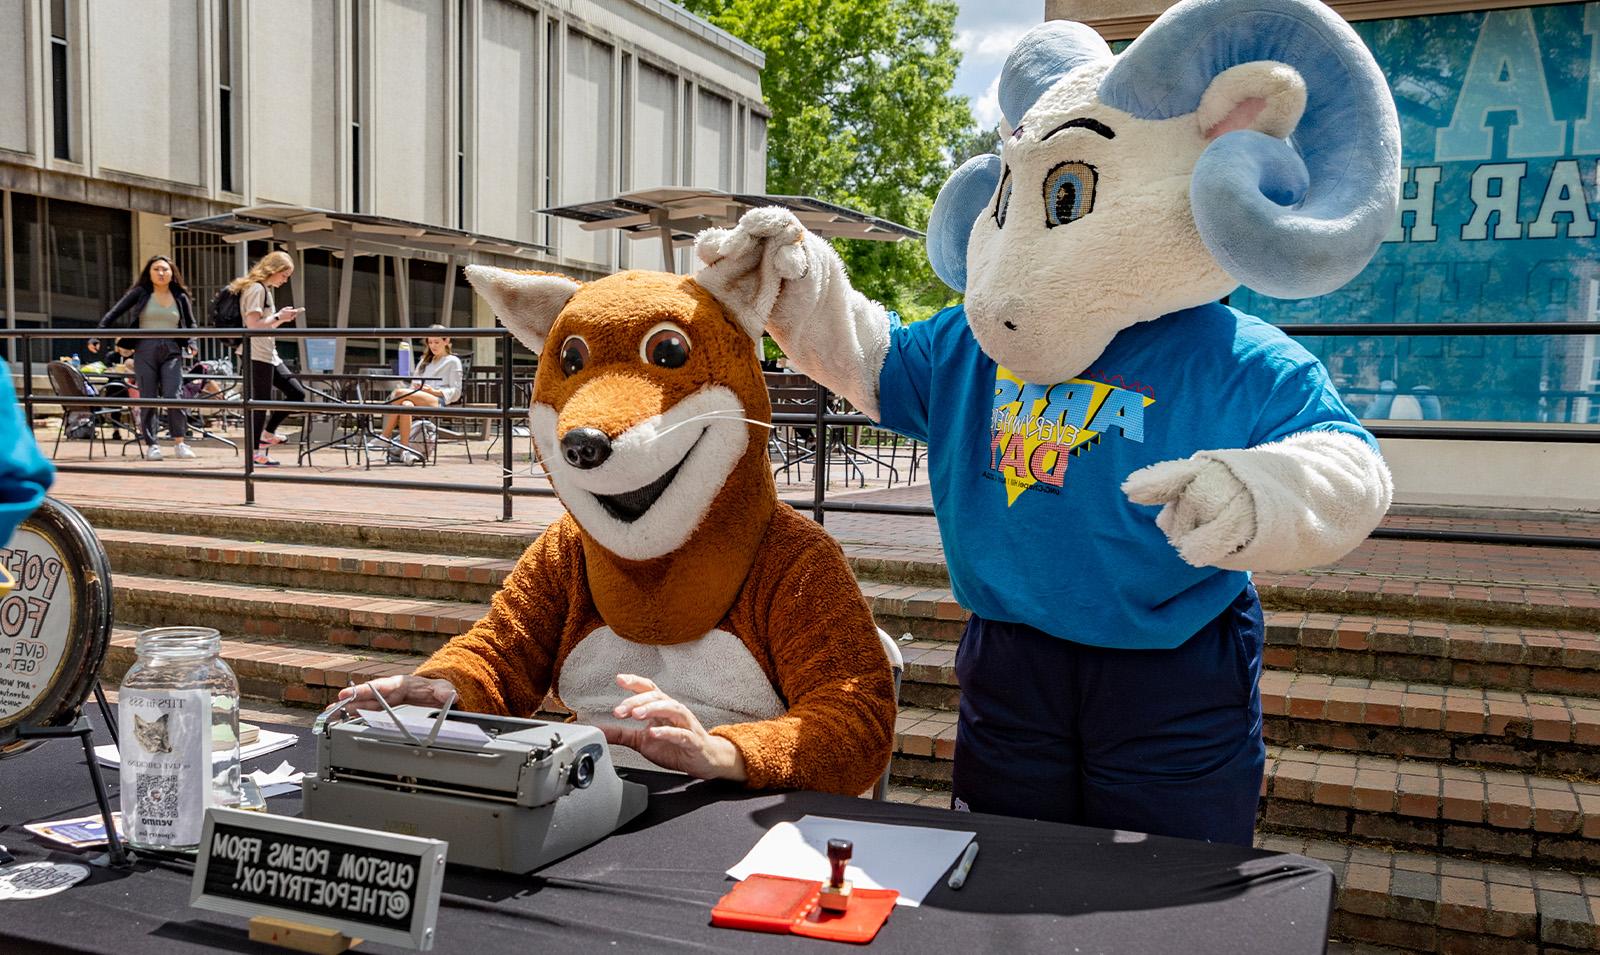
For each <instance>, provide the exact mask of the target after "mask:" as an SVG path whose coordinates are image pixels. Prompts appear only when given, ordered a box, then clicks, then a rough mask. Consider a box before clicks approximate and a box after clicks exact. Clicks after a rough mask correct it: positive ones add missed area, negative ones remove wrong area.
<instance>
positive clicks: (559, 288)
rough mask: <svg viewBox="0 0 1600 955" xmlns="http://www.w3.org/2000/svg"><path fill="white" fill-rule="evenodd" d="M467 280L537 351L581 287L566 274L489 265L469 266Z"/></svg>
mask: <svg viewBox="0 0 1600 955" xmlns="http://www.w3.org/2000/svg"><path fill="white" fill-rule="evenodd" d="M467 281H468V282H470V283H472V287H473V288H474V289H476V290H477V291H478V294H479V295H482V296H483V298H484V301H486V302H488V303H489V307H490V308H491V309H493V310H494V314H495V317H496V318H498V319H500V323H501V324H503V325H505V327H506V328H508V329H510V330H511V334H513V335H515V336H517V340H518V341H520V342H522V343H523V344H524V345H527V346H528V347H529V348H531V349H533V351H534V352H535V353H538V352H541V351H544V339H545V336H546V335H549V334H550V326H552V325H554V324H555V323H556V316H557V315H559V314H561V309H562V308H564V307H566V304H567V300H568V299H570V298H572V293H574V292H576V291H577V290H578V287H579V286H578V283H577V282H575V281H573V280H572V279H569V278H567V277H566V276H565V275H555V274H552V273H550V272H513V271H511V270H510V269H496V268H491V267H489V266H487V265H469V266H467Z"/></svg>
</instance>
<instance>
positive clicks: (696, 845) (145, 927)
mask: <svg viewBox="0 0 1600 955" xmlns="http://www.w3.org/2000/svg"><path fill="white" fill-rule="evenodd" d="M97 722H98V721H97ZM271 728H272V729H277V730H285V731H291V732H294V733H295V734H296V735H297V736H298V737H299V741H298V742H297V743H296V744H295V745H294V746H292V747H290V748H288V749H284V750H279V751H277V752H274V753H269V754H268V755H266V756H263V757H260V758H259V759H257V760H253V761H249V762H247V763H246V764H245V767H244V768H245V772H250V771H251V770H253V769H257V768H261V769H267V768H271V767H273V766H276V765H278V763H279V762H280V761H282V760H288V761H289V762H290V763H291V764H292V765H294V766H296V767H299V768H302V769H306V768H311V767H314V766H315V762H316V751H315V746H314V743H313V741H312V740H311V739H310V731H309V730H307V729H301V728H297V727H286V726H274V727H271ZM97 735H98V736H99V737H100V739H99V740H98V741H99V742H109V739H108V738H106V737H105V735H104V732H103V731H99V730H97ZM82 763H83V753H82V750H81V748H80V747H78V746H77V745H76V744H75V743H73V742H71V741H53V742H51V743H49V744H47V745H45V746H44V747H41V748H40V749H38V750H35V751H33V752H30V753H27V754H25V755H23V756H19V757H16V758H14V759H9V760H4V761H0V844H3V845H5V846H6V848H8V849H9V850H10V851H11V852H12V853H13V854H14V855H15V856H16V857H17V859H18V861H19V862H32V861H38V860H42V859H50V860H53V861H76V862H84V861H86V860H87V859H88V858H89V857H90V853H87V852H70V851H53V849H52V846H53V845H54V844H53V843H48V842H45V841H44V840H42V839H37V838H34V837H33V836H32V835H31V834H30V833H28V832H26V831H25V830H23V829H22V828H21V824H22V823H24V822H34V821H44V820H51V819H61V818H67V817H73V816H80V815H86V814H88V813H91V812H93V811H94V798H93V794H92V792H91V790H90V788H89V780H88V777H87V774H86V773H85V772H84V769H83V765H82ZM624 774H625V775H627V776H629V777H630V778H633V779H636V780H639V781H641V782H644V783H646V784H647V785H649V786H650V787H651V789H652V795H651V797H650V804H649V807H648V808H647V809H646V810H645V813H644V814H643V815H642V816H640V817H639V818H638V819H636V820H634V821H633V822H632V823H630V824H629V825H627V826H625V827H624V828H622V829H621V830H619V831H617V832H616V833H614V834H613V835H611V836H610V837H609V838H607V839H604V840H601V841H600V842H598V843H596V844H595V845H593V846H590V847H589V848H587V849H584V850H582V851H580V852H577V853H575V854H573V855H571V856H568V857H567V858H565V859H563V860H560V861H558V862H555V863H553V864H551V865H549V866H546V867H545V868H543V869H541V870H539V871H538V872H536V873H535V874H533V875H526V876H513V875H504V874H500V873H495V872H488V871H482V870H473V869H465V868H457V867H452V868H451V870H450V871H449V873H448V874H447V876H446V878H445V883H444V891H443V894H442V896H441V899H440V906H439V917H438V923H437V924H438V932H437V936H436V938H437V941H436V943H435V946H434V951H437V952H470V953H474V955H488V953H492V952H541V951H550V952H563V953H564V952H589V951H604V952H673V951H691V950H692V951H696V952H741V953H742V952H769V951H772V952H779V951H781V952H810V953H812V955H823V953H827V952H842V951H848V950H849V949H844V948H837V947H831V946H833V945H835V944H836V943H828V942H821V941H816V940H811V939H804V938H800V937H797V936H788V935H763V934H756V933H751V932H742V931H733V930H728V929H720V928H713V927H711V925H710V924H709V921H710V911H711V906H712V904H713V903H715V902H716V901H717V899H719V898H721V897H722V895H723V894H724V893H726V892H727V891H728V890H729V888H731V887H732V885H733V883H732V881H731V880H730V879H728V878H727V877H726V876H725V875H724V872H725V870H727V869H728V868H729V867H731V866H732V865H733V864H734V863H736V862H738V861H739V860H740V859H741V858H742V857H743V856H744V854H745V853H746V852H747V851H748V850H749V849H750V847H751V846H753V845H755V843H756V841H757V840H758V839H760V838H761V836H762V834H763V833H764V832H765V831H766V830H767V829H768V828H769V827H771V826H772V825H774V824H776V823H778V822H783V821H794V820H798V819H799V818H800V817H801V816H804V815H807V814H814V815H828V816H836V817H847V818H850V819H858V820H865V821H872V822H884V823H899V824H905V825H916V826H932V827H938V828H945V829H965V830H973V831H976V832H977V834H978V835H977V840H978V843H979V845H980V846H981V849H980V851H979V853H978V857H977V863H976V865H974V867H973V869H972V874H971V876H970V878H969V880H968V882H967V884H966V886H965V887H964V888H963V889H961V890H960V891H955V890H952V889H949V888H948V887H946V886H945V885H944V882H943V880H942V878H941V881H940V882H938V883H937V884H936V885H935V887H934V889H933V891H932V892H931V893H930V894H929V895H928V897H927V899H926V900H925V901H924V902H923V904H922V906H921V907H918V908H911V907H907V906H900V907H898V908H896V909H895V911H894V914H893V915H891V916H890V918H889V921H888V922H887V923H886V924H885V925H884V926H883V929H882V930H881V931H880V932H879V933H878V936H877V938H876V939H875V940H874V941H873V942H872V943H871V945H870V950H873V951H879V952H909V953H917V955H940V953H947V952H948V953H962V952H1019V953H1020V952H1044V951H1049V952H1072V951H1080V952H1119V953H1120V952H1136V953H1168V952H1185V953H1201V952H1215V953H1228V955H1236V953H1255V952H1260V953H1264V955H1265V953H1271V955H1295V953H1313V952H1321V951H1323V949H1324V945H1325V939H1326V938H1327V933H1328V921H1329V916H1330V912H1331V908H1332V900H1333V887H1334V881H1333V874H1332V873H1331V872H1330V871H1329V869H1328V868H1327V866H1325V865H1323V864H1322V863H1320V862H1316V861H1313V860H1310V859H1306V858H1303V857H1301V856H1296V855H1288V854H1282V853H1272V852H1267V851H1263V850H1254V849H1243V848H1238V847H1234V846H1221V845H1210V844H1206V843H1200V842H1191V841H1188V840H1181V839H1167V838H1161V837H1156V836H1143V835H1138V834H1133V833H1114V832H1110V831H1107V830H1099V829H1088V828H1083V827H1078V826H1066V825H1060V824H1056V823H1044V822H1034V821H1029V820H1022V819H1008V818H1004V817H1000V816H989V815H984V814H980V813H956V812H952V811H950V810H945V809H935V808H929V807H922V806H907V805H898V804H893V803H883V802H873V801H869V800H866V799H852V798H849V797H845V796H834V795H826V794H822V793H814V792H748V791H745V790H743V789H742V788H740V787H737V786H734V785H731V784H724V783H707V782H694V781H688V782H686V781H684V777H681V776H675V775H672V774H667V773H654V772H640V771H632V770H629V771H624ZM107 783H108V785H109V786H110V788H111V790H112V792H113V795H112V805H113V807H115V805H116V796H115V791H116V786H117V783H116V773H115V771H110V773H109V775H108V777H107ZM579 797H580V798H581V794H579ZM565 798H574V797H571V796H568V797H565ZM268 806H269V809H270V811H271V812H272V813H274V814H278V815H295V814H298V812H299V808H300V803H299V797H298V795H297V794H290V795H284V796H277V797H273V798H272V799H269V800H268ZM191 874H192V867H191V866H189V865H187V864H185V863H181V862H165V861H157V862H151V861H149V860H139V861H137V862H136V863H135V864H134V865H133V867H132V868H131V869H129V870H124V871H119V870H114V869H108V868H98V867H97V868H94V869H93V874H92V875H91V876H90V878H89V880H88V881H86V882H83V883H80V884H78V885H76V886H74V887H72V888H70V889H67V890H66V891H64V892H61V893H59V894H56V895H52V896H49V897H47V898H43V899H35V900H26V901H0V951H19V952H20V951H26V952H30V953H32V952H107V953H111V952H114V953H126V955H136V953H146V952H148V953H158V955H179V953H187V952H211V951H219V950H220V951H229V952H275V951H281V950H279V949H273V948H269V947H267V946H264V945H258V944H255V943H252V942H250V941H249V940H248V938H247V933H246V922H247V919H245V918H243V917H239V916H233V915H225V914H222V913H218V912H211V911H205V910H201V909H194V908H190V907H189V883H190V877H191ZM357 951H360V952H367V951H371V952H399V951H404V949H399V948H395V947H391V946H387V945H377V944H373V943H371V942H363V943H362V945H361V947H360V948H359V949H358V950H357Z"/></svg>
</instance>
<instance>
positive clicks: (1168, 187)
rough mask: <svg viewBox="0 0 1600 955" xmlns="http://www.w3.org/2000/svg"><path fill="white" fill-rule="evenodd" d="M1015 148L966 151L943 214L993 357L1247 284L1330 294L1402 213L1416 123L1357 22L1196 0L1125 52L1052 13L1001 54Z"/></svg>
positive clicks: (949, 270) (1038, 367)
mask: <svg viewBox="0 0 1600 955" xmlns="http://www.w3.org/2000/svg"><path fill="white" fill-rule="evenodd" d="M999 98H1000V106H1001V110H1002V112H1003V113H1004V117H1005V119H1004V122H1003V123H1002V125H1001V135H1002V149H1001V154H1000V155H993V154H989V155H984V156H979V157H977V158H975V159H972V160H970V161H969V162H967V163H966V164H965V165H963V166H962V167H961V168H960V169H959V170H957V171H956V173H955V174H954V175H953V176H952V177H951V178H950V180H949V181H948V182H947V183H946V184H945V186H944V188H943V189H942V190H941V192H940V194H939V198H938V201H937V202H936V203H935V205H934V209H933V214H932V217H931V220H930V222H929V228H928V233H929V234H928V254H929V258H930V260H931V262H932V265H933V268H934V271H935V272H937V273H938V275H939V277H940V278H942V279H943V280H944V281H945V282H946V283H947V284H948V285H950V286H951V287H952V288H954V289H956V290H958V291H963V292H965V293H966V309H967V318H968V321H969V322H970V323H971V326H972V330H973V333H974V334H975V335H976V336H977V339H978V342H979V344H980V345H981V346H982V347H983V350H984V351H985V352H987V353H988V354H989V355H990V357H992V358H994V359H995V360H996V361H997V362H999V363H1000V364H1001V365H1003V366H1005V367H1006V368H1008V369H1010V370H1011V371H1013V372H1015V373H1016V374H1018V375H1020V376H1021V377H1022V378H1024V379H1025V380H1028V381H1044V382H1049V381H1060V380H1063V379H1066V378H1070V377H1071V376H1073V375H1076V374H1078V373H1080V372H1081V371H1083V370H1084V369H1085V368H1086V367H1088V366H1089V364H1090V363H1091V362H1092V361H1093V360H1094V358H1095V357H1096V356H1098V355H1099V354H1100V353H1101V352H1102V351H1103V350H1104V349H1105V347H1106V345H1107V344H1108V343H1109V342H1110V341H1111V339H1112V337H1113V336H1114V335H1115V334H1116V333H1117V332H1118V331H1120V330H1121V329H1123V328H1126V327H1128V326H1129V325H1133V324H1135V323H1137V322H1143V321H1149V320H1151V319H1154V318H1158V317H1160V316H1161V315H1164V314H1167V313H1169V312H1173V311H1177V310H1179V309H1183V308H1187V307H1191V306H1195V305H1200V304H1203V303H1205V302H1210V301H1214V300H1216V299H1218V298H1220V297H1221V296H1223V295H1226V294H1227V293H1228V292H1229V291H1231V290H1232V289H1234V288H1236V287H1238V286H1239V285H1241V284H1242V285H1245V286H1248V287H1249V288H1251V289H1254V290H1256V291H1258V292H1261V293H1263V294H1266V295H1271V296H1274V297H1278V298H1304V297H1308V296H1313V295H1320V294H1323V293H1325V292H1330V291H1332V290H1334V289H1336V288H1338V287H1340V286H1341V285H1343V284H1344V283H1346V282H1348V281H1349V280H1350V279H1351V278H1353V277H1354V276H1355V275H1356V274H1357V273H1358V272H1360V271H1361V269H1362V268H1363V267H1364V266H1365V265H1366V264H1367V262H1368V260H1370V259H1371V257H1372V255H1373V253H1374V252H1375V251H1376V249H1377V247H1378V245H1379V243H1380V242H1382V241H1383V237H1384V234H1385V232H1386V231H1387V230H1388V228H1389V226H1390V225H1391V223H1392V222H1393V219H1394V215H1395V207H1396V202H1397V200H1398V198H1399V189H1400V131H1399V123H1398V120H1397V118H1396V115H1395V109H1394V103H1393V100H1392V99H1391V97H1390V96H1389V93H1388V89H1387V86H1386V84H1385V81H1384V78H1383V75H1382V74H1381V73H1380V72H1379V70H1378V66H1377V64H1376V63H1375V62H1374V61H1373V59H1372V56H1371V55H1370V54H1369V53H1368V52H1367V50H1366V48H1365V47H1364V46H1363V45H1362V43H1361V40H1360V38H1358V37H1357V36H1356V34H1355V32H1354V31H1353V30H1352V29H1350V27H1349V26H1348V25H1347V24H1346V23H1345V22H1344V21H1343V20H1341V19H1340V18H1339V16H1338V15H1337V14H1335V13H1333V12H1332V11H1331V10H1329V9H1328V8H1327V7H1325V6H1322V5H1321V4H1313V3H1306V2H1304V0H1253V2H1248V3H1241V2H1239V0H1187V2H1184V3H1181V4H1179V5H1178V6H1176V7H1174V8H1172V9H1171V10H1169V11H1168V12H1167V13H1166V14H1165V15H1163V16H1162V17H1161V18H1159V19H1157V20H1156V21H1155V23H1153V24H1151V26H1150V27H1149V28H1148V29H1147V30H1146V31H1145V32H1144V34H1143V35H1141V36H1140V37H1139V39H1138V40H1136V41H1135V42H1134V43H1133V44H1132V45H1131V46H1129V47H1128V48H1127V49H1126V50H1125V51H1123V52H1122V53H1121V54H1120V55H1113V54H1112V53H1111V50H1110V48H1109V47H1108V46H1107V45H1106V43H1105V41H1104V40H1102V39H1101V38H1100V36H1099V35H1098V34H1097V33H1095V32H1094V31H1093V30H1091V29H1090V28H1088V27H1086V26H1084V25H1082V24H1079V23H1071V22H1066V21H1052V22H1049V23H1045V24H1043V25H1041V26H1039V27H1036V28H1034V29H1033V30H1032V31H1030V32H1029V33H1028V34H1027V35H1026V36H1024V37H1023V39H1022V41H1021V42H1020V43H1019V44H1018V46H1017V47H1016V49H1014V50H1013V51H1012V53H1011V56H1010V58H1009V59H1008V60H1007V62H1006V65H1005V69H1004V71H1003V73H1002V74H1001V79H1000V87H999Z"/></svg>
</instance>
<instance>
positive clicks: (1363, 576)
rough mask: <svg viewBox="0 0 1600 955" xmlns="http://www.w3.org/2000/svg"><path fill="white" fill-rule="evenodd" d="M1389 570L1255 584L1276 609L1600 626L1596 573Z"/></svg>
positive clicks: (1274, 577)
mask: <svg viewBox="0 0 1600 955" xmlns="http://www.w3.org/2000/svg"><path fill="white" fill-rule="evenodd" d="M1371 543H1372V542H1370V541H1369V542H1368V544H1367V545H1363V546H1370V545H1371ZM1530 550H1533V549H1532V548H1530ZM1546 550H1550V549H1546ZM1558 553H1561V552H1558ZM1570 553H1573V554H1575V556H1574V557H1573V558H1572V559H1573V560H1586V559H1589V558H1588V556H1587V554H1584V553H1578V552H1570ZM1382 568H1383V565H1381V564H1380V565H1376V566H1370V567H1369V568H1368V569H1364V570H1363V571H1362V572H1360V573H1353V572H1348V571H1341V570H1331V569H1327V568H1319V569H1317V570H1312V571H1307V572H1304V573H1300V574H1257V575H1255V584H1256V590H1257V591H1258V592H1259V593H1260V595H1261V603H1262V605H1263V606H1264V607H1266V608H1267V609H1269V610H1302V611H1309V612H1317V613H1335V614H1365V615H1369V616H1379V617H1404V618H1422V619H1428V620H1449V621H1453V622H1458V623H1482V624H1492V625H1497V626H1529V627H1555V628H1576V629H1581V630H1600V587H1596V586H1595V585H1594V582H1593V580H1592V579H1591V580H1590V581H1588V582H1586V583H1582V584H1579V583H1573V582H1569V583H1564V584H1544V583H1541V582H1539V581H1538V580H1531V581H1521V582H1518V583H1512V584H1501V583H1493V582H1490V580H1488V579H1484V580H1471V579H1457V578H1455V577H1454V576H1453V575H1448V574H1445V573H1443V572H1439V573H1435V572H1433V571H1430V572H1429V575H1427V576H1423V575H1417V574H1402V573H1398V572H1397V573H1393V574H1392V575H1391V574H1389V573H1386V572H1385V571H1384V570H1383V569H1382ZM1496 570H1497V571H1499V572H1503V571H1504V568H1497V569H1496ZM1490 572H1495V571H1490Z"/></svg>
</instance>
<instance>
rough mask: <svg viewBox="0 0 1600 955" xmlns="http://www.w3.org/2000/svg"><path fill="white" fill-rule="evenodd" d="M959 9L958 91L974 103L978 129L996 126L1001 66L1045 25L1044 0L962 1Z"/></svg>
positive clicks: (998, 119)
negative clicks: (1018, 44) (1024, 36)
mask: <svg viewBox="0 0 1600 955" xmlns="http://www.w3.org/2000/svg"><path fill="white" fill-rule="evenodd" d="M958 6H959V7H960V8H961V12H960V13H959V14H958V15H957V16H956V49H958V50H960V51H961V69H960V71H958V72H957V73H956V85H955V92H956V93H957V94H958V95H962V96H965V97H967V98H968V99H969V100H971V101H972V114H973V116H974V117H976V118H977V120H978V125H979V126H984V127H989V126H994V125H995V124H996V123H998V122H999V121H1000V103H999V101H998V99H997V98H996V91H997V89H998V88H999V85H1000V67H1001V66H1003V65H1005V62H1006V54H1007V53H1010V52H1011V47H1012V46H1014V45H1015V44H1016V42H1017V40H1018V39H1019V38H1020V37H1021V36H1022V34H1023V33H1025V32H1027V30H1028V28H1030V27H1034V26H1037V25H1038V24H1040V23H1042V22H1044V0H959V3H958Z"/></svg>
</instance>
